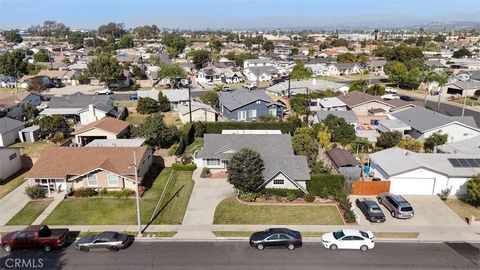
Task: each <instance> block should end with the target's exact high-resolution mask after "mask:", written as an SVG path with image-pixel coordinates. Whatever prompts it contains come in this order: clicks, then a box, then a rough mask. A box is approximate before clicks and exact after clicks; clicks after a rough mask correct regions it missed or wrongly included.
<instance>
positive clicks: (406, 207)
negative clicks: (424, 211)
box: [400, 206, 413, 212]
mask: <svg viewBox="0 0 480 270" xmlns="http://www.w3.org/2000/svg"><path fill="white" fill-rule="evenodd" d="M400 211H402V212H410V211H413V208H412V207H410V206H404V207H402V208H400Z"/></svg>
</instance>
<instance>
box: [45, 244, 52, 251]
mask: <svg viewBox="0 0 480 270" xmlns="http://www.w3.org/2000/svg"><path fill="white" fill-rule="evenodd" d="M43 251H45V252H50V251H52V246H50V245H44V246H43Z"/></svg>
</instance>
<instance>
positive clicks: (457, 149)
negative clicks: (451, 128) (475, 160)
mask: <svg viewBox="0 0 480 270" xmlns="http://www.w3.org/2000/svg"><path fill="white" fill-rule="evenodd" d="M434 151H436V152H438V153H445V154H477V155H479V157H480V135H479V136H476V137H472V138H470V139H466V140H463V141H458V142H449V143H446V144H442V145H438V146H436V147H435V149H434Z"/></svg>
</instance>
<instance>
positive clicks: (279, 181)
mask: <svg viewBox="0 0 480 270" xmlns="http://www.w3.org/2000/svg"><path fill="white" fill-rule="evenodd" d="M284 184H285V180H283V179H273V185H275V186H283V185H284Z"/></svg>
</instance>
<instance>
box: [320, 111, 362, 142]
mask: <svg viewBox="0 0 480 270" xmlns="http://www.w3.org/2000/svg"><path fill="white" fill-rule="evenodd" d="M321 124H322V125H324V126H325V127H326V128H327V130H328V132H330V134H331V141H332V142H338V143H341V144H343V145H347V144H349V143H352V142H353V141H354V140H355V138H356V135H355V128H354V127H353V126H352V125H350V124H349V123H347V121H346V120H345V118H341V117H337V116H335V115H333V114H329V115H328V116H327V117H326V118H325V119H323V120H322V122H321Z"/></svg>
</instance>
